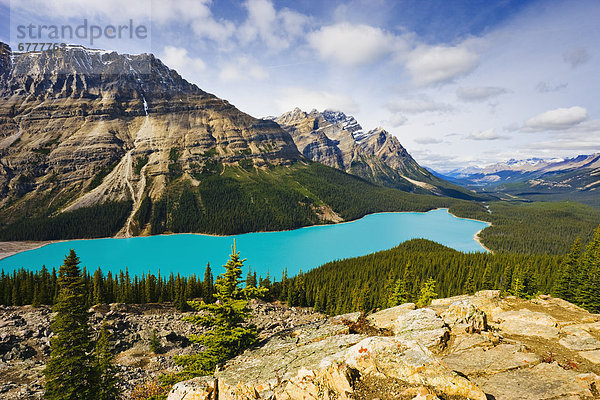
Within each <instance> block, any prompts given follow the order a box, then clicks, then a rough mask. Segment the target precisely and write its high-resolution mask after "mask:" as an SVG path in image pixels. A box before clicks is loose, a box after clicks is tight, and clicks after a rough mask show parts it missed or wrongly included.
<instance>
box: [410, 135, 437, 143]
mask: <svg viewBox="0 0 600 400" xmlns="http://www.w3.org/2000/svg"><path fill="white" fill-rule="evenodd" d="M415 142H416V143H419V144H438V143H442V142H443V140H441V139H439V138H436V137H433V136H424V137H418V138H416V139H415Z"/></svg>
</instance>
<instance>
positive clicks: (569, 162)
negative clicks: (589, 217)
mask: <svg viewBox="0 0 600 400" xmlns="http://www.w3.org/2000/svg"><path fill="white" fill-rule="evenodd" d="M434 173H436V172H434ZM436 174H437V175H438V176H440V177H441V178H442V179H446V180H449V181H451V182H454V183H457V184H460V185H463V186H466V187H470V188H471V189H475V190H478V191H479V192H486V193H490V194H494V195H496V196H500V197H501V198H502V196H504V197H506V196H509V197H511V198H512V199H513V200H515V199H516V200H519V199H521V200H525V201H535V200H541V201H548V200H550V201H553V200H572V201H579V202H582V203H585V204H589V205H592V206H600V196H598V190H599V189H600V153H593V154H590V155H578V156H576V157H572V158H564V159H562V158H553V159H546V160H545V159H538V158H534V159H528V160H509V161H508V162H505V163H497V164H492V165H489V166H486V167H467V168H462V169H456V170H452V171H450V172H447V173H436ZM507 198H508V197H507Z"/></svg>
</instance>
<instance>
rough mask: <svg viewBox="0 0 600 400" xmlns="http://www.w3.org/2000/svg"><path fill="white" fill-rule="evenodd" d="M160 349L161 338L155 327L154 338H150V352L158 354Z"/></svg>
mask: <svg viewBox="0 0 600 400" xmlns="http://www.w3.org/2000/svg"><path fill="white" fill-rule="evenodd" d="M160 350H161V345H160V339H159V338H158V335H157V333H156V329H154V330H153V331H152V338H150V352H152V353H154V354H158V353H160Z"/></svg>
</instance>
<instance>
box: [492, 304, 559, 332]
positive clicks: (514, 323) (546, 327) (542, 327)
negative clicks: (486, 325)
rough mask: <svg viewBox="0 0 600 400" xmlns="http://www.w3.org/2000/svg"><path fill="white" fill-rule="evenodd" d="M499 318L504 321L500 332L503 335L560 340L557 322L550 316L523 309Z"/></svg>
mask: <svg viewBox="0 0 600 400" xmlns="http://www.w3.org/2000/svg"><path fill="white" fill-rule="evenodd" d="M497 318H498V319H499V320H501V321H502V322H501V323H500V330H501V331H502V332H503V333H506V334H510V335H521V336H537V337H541V338H544V339H558V334H559V329H558V323H557V320H556V318H554V317H552V316H550V315H548V314H545V313H542V312H537V311H530V310H527V309H522V310H513V311H506V312H503V313H500V314H498V315H497Z"/></svg>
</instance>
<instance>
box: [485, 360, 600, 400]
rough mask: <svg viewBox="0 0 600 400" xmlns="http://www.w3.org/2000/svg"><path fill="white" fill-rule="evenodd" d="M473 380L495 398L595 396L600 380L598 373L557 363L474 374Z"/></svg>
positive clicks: (541, 399) (547, 399)
mask: <svg viewBox="0 0 600 400" xmlns="http://www.w3.org/2000/svg"><path fill="white" fill-rule="evenodd" d="M473 381H474V382H475V383H477V384H478V385H479V387H481V388H482V389H483V390H484V391H485V392H486V393H488V394H489V395H491V396H493V397H491V398H493V399H496V400H550V399H563V398H565V399H566V398H568V399H593V398H597V394H598V393H597V389H595V387H596V385H597V384H598V383H600V381H598V376H597V375H595V374H591V373H588V374H580V373H577V372H575V371H572V370H565V369H563V368H562V367H561V366H560V365H558V363H556V362H555V363H551V364H549V363H541V364H538V365H536V366H535V367H533V368H520V369H514V370H510V371H506V372H501V373H498V374H495V375H491V376H481V377H475V378H473ZM592 387H594V389H592Z"/></svg>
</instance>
